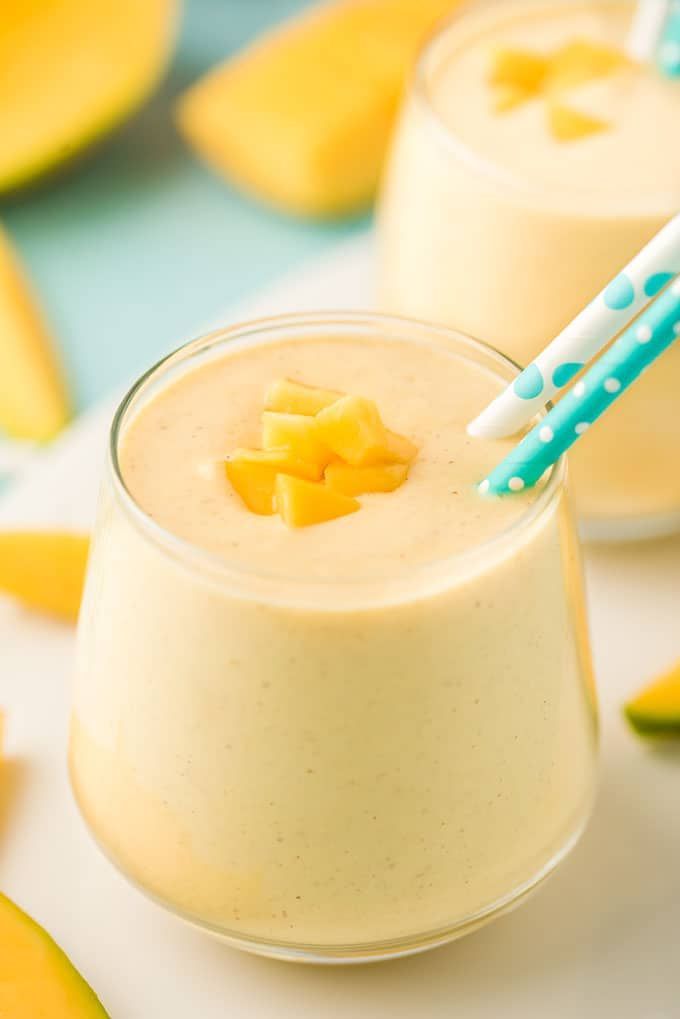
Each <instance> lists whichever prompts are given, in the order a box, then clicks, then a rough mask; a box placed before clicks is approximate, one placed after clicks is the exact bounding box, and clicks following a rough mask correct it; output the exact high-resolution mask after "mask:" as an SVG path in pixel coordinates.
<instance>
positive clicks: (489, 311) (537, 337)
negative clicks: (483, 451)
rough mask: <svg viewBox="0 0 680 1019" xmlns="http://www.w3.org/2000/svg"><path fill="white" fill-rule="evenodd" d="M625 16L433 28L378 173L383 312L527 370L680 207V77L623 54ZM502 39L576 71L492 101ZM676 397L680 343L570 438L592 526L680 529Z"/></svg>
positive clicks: (585, 8) (566, 12)
mask: <svg viewBox="0 0 680 1019" xmlns="http://www.w3.org/2000/svg"><path fill="white" fill-rule="evenodd" d="M632 12H633V4H632V3H630V2H627V0H583V2H581V0H568V2H566V0H545V2H543V0H533V2H532V0H512V2H510V0H504V2H503V3H497V4H485V5H477V6H473V7H472V8H471V9H470V10H469V11H468V13H465V14H463V15H461V16H459V17H458V18H454V19H453V20H452V21H451V22H450V23H449V25H448V26H447V27H445V28H444V29H443V30H442V31H441V33H440V34H439V35H438V36H437V37H436V38H435V39H433V41H432V42H431V44H430V46H429V48H427V49H426V51H425V53H424V54H423V56H422V58H421V63H420V67H419V71H418V74H417V76H416V79H415V81H414V83H413V88H412V91H411V95H410V98H409V100H408V102H407V103H406V106H405V109H404V112H403V115H402V118H401V124H400V127H399V129H398V132H397V136H396V140H395V143H394V147H393V152H392V157H391V161H390V165H389V169H388V172H387V176H386V180H385V183H384V189H383V200H382V209H381V214H380V226H381V230H380V235H381V237H380V255H381V287H382V302H383V304H384V306H385V307H386V308H388V309H390V310H392V311H397V312H400V313H404V314H408V315H413V316H415V317H418V318H421V319H425V320H431V321H438V322H444V323H447V324H449V325H452V326H455V327H456V328H460V329H462V330H464V331H465V332H467V333H469V334H471V335H473V336H477V337H480V338H482V339H483V340H485V341H486V342H488V343H491V344H492V345H493V346H496V347H497V348H499V349H500V350H502V351H503V352H505V353H507V354H508V355H509V356H510V357H512V358H513V359H515V360H516V361H518V362H519V363H520V364H526V363H528V362H529V361H530V360H531V359H532V357H533V356H535V355H536V354H537V353H538V351H539V350H540V349H542V348H543V347H544V346H545V345H546V344H547V343H548V342H549V341H550V340H551V339H552V338H553V337H554V336H555V335H556V334H557V333H558V332H559V331H560V330H561V329H562V328H563V327H564V326H565V325H566V324H567V323H568V322H569V321H570V320H571V319H572V318H573V317H574V316H575V315H576V313H577V312H578V311H579V310H580V309H581V308H582V307H583V306H584V305H585V304H586V303H587V302H588V301H589V300H590V299H591V298H592V297H594V296H595V294H596V293H597V292H598V291H599V290H600V289H602V287H603V286H605V285H606V283H607V282H608V281H609V280H610V279H612V278H613V277H614V276H616V274H617V272H618V271H619V270H620V269H621V268H622V267H623V266H624V265H625V264H626V263H627V262H628V261H629V260H630V258H631V257H632V256H633V255H634V254H635V253H636V252H637V251H638V250H639V249H640V248H641V247H642V246H643V245H644V244H645V243H646V242H647V241H648V240H649V239H650V238H651V237H652V236H653V235H654V234H655V233H656V232H657V231H658V230H659V229H660V228H661V226H662V225H663V224H664V223H665V222H667V221H668V220H669V219H670V218H671V217H672V215H673V214H674V213H676V212H677V210H678V208H680V133H679V132H678V130H677V127H678V123H680V84H679V83H678V81H677V80H675V81H673V80H670V79H664V78H663V77H662V76H661V75H660V74H659V73H658V72H657V71H656V70H654V69H653V68H651V67H643V66H640V65H632V64H631V63H629V62H627V61H626V60H625V56H624V52H623V48H624V44H625V40H626V36H627V33H628V30H629V27H630V24H631V18H632ZM598 50H599V52H597V53H596V57H595V58H593V51H598ZM507 51H521V52H522V53H528V54H529V56H530V57H532V58H534V59H535V58H539V59H547V60H554V59H555V58H556V57H559V58H560V59H562V60H563V61H564V57H565V53H570V55H571V57H572V58H573V61H574V62H573V64H572V66H571V67H570V69H569V71H568V72H567V73H568V74H569V75H571V82H572V83H571V84H567V85H566V86H565V84H564V81H565V75H564V74H563V79H562V86H561V87H560V88H557V87H556V88H554V89H553V90H552V91H551V90H550V88H548V87H546V88H543V89H539V90H537V91H536V92H535V93H534V94H532V95H529V96H526V97H524V101H522V97H521V96H519V100H520V101H516V100H517V99H518V97H517V96H515V97H514V98H513V96H512V94H510V96H509V101H507V103H506V108H503V102H504V101H506V100H508V93H505V95H502V94H501V91H500V90H498V89H496V88H494V86H493V75H494V60H498V53H499V52H501V53H502V52H507ZM602 51H604V56H603V55H602ZM598 61H599V63H598ZM589 62H590V64H591V65H592V64H593V63H594V64H595V72H594V73H593V71H592V66H591V67H590V71H589V70H588V63H589ZM563 70H564V69H563ZM524 71H526V68H525V69H524ZM496 72H497V68H496ZM565 109H566V116H568V117H573V116H574V115H575V116H576V117H577V118H578V119H580V118H585V124H586V127H585V129H584V130H583V133H579V131H578V130H574V124H573V123H566V124H565V122H564V117H565ZM560 118H561V119H560ZM577 126H578V125H577ZM570 132H571V133H570ZM678 392H680V348H678V349H672V350H670V351H669V353H668V355H667V356H666V357H665V358H664V359H663V362H662V363H659V364H658V365H655V366H654V367H653V368H652V369H651V370H650V371H649V373H648V374H647V375H646V377H645V378H644V379H642V380H641V382H640V384H639V385H638V386H636V387H634V388H633V389H632V390H631V391H630V392H629V393H627V394H626V395H625V396H624V397H623V398H622V400H621V401H620V402H619V404H618V406H617V408H616V410H615V411H614V412H612V414H611V415H609V416H608V417H607V418H605V419H604V420H603V421H601V422H599V423H598V424H597V426H596V427H595V428H594V429H593V430H592V433H591V434H589V435H588V436H587V437H586V438H585V439H584V440H583V441H582V442H580V443H579V445H578V447H577V448H576V449H575V450H574V452H573V454H572V455H571V461H572V468H573V477H574V485H575V493H576V500H577V507H578V509H579V511H580V513H581V514H582V516H583V517H584V518H585V520H586V523H587V533H591V534H593V535H594V536H596V537H598V536H599V537H626V536H630V537H634V536H638V535H640V536H642V535H645V534H652V533H659V532H662V531H664V530H672V529H674V528H675V527H677V526H678V525H679V524H680V474H679V473H678V471H677V470H675V468H674V465H675V464H676V463H677V461H678V457H680V415H678V413H677V408H678Z"/></svg>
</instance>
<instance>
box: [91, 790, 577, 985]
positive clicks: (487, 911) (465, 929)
mask: <svg viewBox="0 0 680 1019" xmlns="http://www.w3.org/2000/svg"><path fill="white" fill-rule="evenodd" d="M72 790H73V794H74V798H75V800H76V805H77V806H78V809H79V812H80V815H81V817H82V819H83V821H84V822H85V827H86V828H87V830H88V832H89V833H90V836H91V837H92V839H93V840H94V842H95V844H96V845H97V846H98V848H99V849H100V851H101V852H102V853H103V854H104V856H105V857H106V858H107V859H108V860H109V862H110V863H111V864H112V865H113V866H114V867H115V868H116V870H117V871H118V872H119V873H120V874H121V875H122V876H123V877H124V878H125V879H126V881H128V883H129V884H131V885H132V886H133V887H134V888H136V889H137V890H138V891H140V892H141V893H142V894H143V895H144V896H145V897H146V898H148V899H151V901H152V902H155V903H156V905H158V906H161V907H162V908H163V909H165V910H167V911H168V912H170V913H174V914H175V916H177V917H179V919H181V920H184V921H185V922H186V923H188V924H190V925H191V926H192V927H196V928H198V929H199V930H202V931H203V932H205V933H206V934H210V935H212V936H213V937H215V938H217V939H218V940H220V941H222V942H223V943H224V944H225V945H228V946H229V947H231V948H238V949H240V950H241V951H243V952H249V953H250V954H252V955H261V956H264V957H266V958H270V959H278V960H280V961H282V962H298V963H307V964H311V965H336V966H337V965H340V966H342V965H357V964H360V963H369V962H381V961H383V960H387V959H400V958H404V957H405V956H408V955H416V954H418V953H420V952H427V951H428V950H429V949H431V948H440V947H441V946H442V945H446V944H448V943H449V942H451V941H456V940H457V939H458V938H462V937H464V936H465V935H466V934H471V933H472V932H473V931H476V930H478V929H479V928H480V927H483V926H484V925H485V924H487V923H490V922H491V921H492V920H495V919H496V918H497V917H500V916H503V915H504V914H506V913H510V912H511V911H512V910H513V909H516V908H517V907H518V906H520V905H521V904H522V903H523V902H524V901H525V900H526V899H528V898H529V896H530V895H532V894H533V892H535V891H536V890H537V889H538V888H539V886H540V885H542V884H543V882H544V881H546V880H547V879H548V878H549V877H550V876H551V875H552V874H553V873H554V871H555V870H556V868H557V867H558V866H559V864H560V863H562V861H563V860H564V859H565V858H566V857H567V856H568V855H569V853H570V852H571V850H572V849H573V848H574V846H575V845H576V843H577V842H578V841H579V839H580V838H581V835H582V834H583V832H584V830H585V827H586V825H587V823H588V820H589V818H590V814H591V810H592V803H590V804H589V805H588V807H587V809H586V811H585V813H584V814H583V815H582V817H581V819H580V820H579V823H578V825H577V827H576V828H575V829H574V830H573V832H572V833H571V835H570V836H569V838H568V839H567V840H566V841H565V842H564V843H563V845H562V846H561V847H560V849H558V851H557V852H556V853H555V855H554V856H553V857H552V858H551V859H550V860H549V861H548V862H547V863H546V864H545V865H544V866H543V867H542V868H541V870H540V871H538V873H537V874H535V875H534V876H533V877H532V878H531V879H530V880H529V881H527V882H525V883H524V884H522V885H520V886H519V887H517V888H514V889H513V890H512V891H511V892H509V893H508V894H507V895H505V896H503V897H502V898H500V899H497V900H496V901H495V902H493V903H491V904H490V905H488V906H485V907H484V908H483V909H481V910H479V911H478V912H476V913H474V914H472V915H470V916H468V917H465V918H464V919H462V920H459V921H457V922H456V923H453V924H451V925H450V926H448V927H440V928H438V929H437V930H433V931H430V932H427V933H425V934H411V935H406V936H405V937H402V938H395V939H394V940H388V941H382V942H372V943H370V942H369V943H365V944H354V945H352V944H349V945H348V944H344V945H343V944H339V945H307V944H295V943H291V942H283V941H275V940H266V939H263V938H258V937H256V936H254V935H250V934H243V933H237V932H236V931H230V930H226V929H224V928H222V927H218V926H217V925H215V924H212V923H209V922H207V921H205V920H202V919H200V918H198V917H196V916H192V915H190V914H188V913H185V912H183V911H182V910H180V909H178V908H177V907H176V906H174V905H171V904H170V903H169V902H167V901H165V900H164V899H162V898H161V897H159V896H157V895H155V894H154V893H153V892H150V891H149V890H148V889H147V888H145V887H144V886H143V885H141V884H139V882H138V881H136V880H135V879H134V878H133V877H131V875H130V874H129V873H128V872H127V871H126V870H125V869H124V868H123V867H122V866H121V865H120V863H119V862H118V861H117V860H116V859H115V857H114V856H113V855H112V854H111V853H110V852H109V851H108V849H107V848H106V846H104V845H103V844H102V842H100V840H99V839H98V838H97V836H96V834H95V833H94V831H93V829H92V828H91V827H90V825H89V823H88V821H87V816H86V814H85V813H84V811H83V810H82V807H81V805H80V803H79V801H78V797H77V796H76V794H75V789H74V788H73V784H72Z"/></svg>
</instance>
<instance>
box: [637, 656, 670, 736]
mask: <svg viewBox="0 0 680 1019" xmlns="http://www.w3.org/2000/svg"><path fill="white" fill-rule="evenodd" d="M624 710H625V714H626V718H627V719H628V721H629V722H630V724H631V725H632V727H633V728H634V729H635V731H636V732H638V733H640V734H641V735H642V736H675V737H677V738H680V662H678V664H677V665H675V666H674V667H673V668H672V669H670V670H669V671H668V672H666V673H664V675H662V676H661V677H660V678H659V679H657V680H656V681H655V682H654V683H652V684H651V685H650V686H647V687H645V689H644V690H642V691H641V692H640V693H639V694H638V695H637V696H636V697H634V698H633V699H632V700H630V701H628V703H627V704H626V706H625V709H624Z"/></svg>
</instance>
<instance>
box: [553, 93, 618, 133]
mask: <svg viewBox="0 0 680 1019" xmlns="http://www.w3.org/2000/svg"><path fill="white" fill-rule="evenodd" d="M548 123H549V124H550V130H551V132H552V134H553V137H555V138H556V139H557V140H558V141H560V142H572V141H578V140H579V139H581V138H587V137H588V136H589V135H592V134H599V132H600V131H606V130H607V129H608V128H609V124H608V123H607V121H606V120H601V119H600V118H599V117H593V116H591V114H589V113H583V112H581V111H580V110H575V109H573V108H572V107H570V106H565V105H564V104H563V103H559V102H556V101H552V102H550V103H549V104H548Z"/></svg>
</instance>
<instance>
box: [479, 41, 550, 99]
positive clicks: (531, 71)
mask: <svg viewBox="0 0 680 1019" xmlns="http://www.w3.org/2000/svg"><path fill="white" fill-rule="evenodd" d="M549 67H550V58H549V57H547V56H543V55H542V54H541V53H534V52H532V51H531V50H520V49H513V48H512V47H509V46H499V47H498V48H497V49H495V50H494V51H493V53H492V56H491V69H490V71H489V81H490V82H491V84H492V85H503V86H507V87H509V88H516V89H517V88H518V89H524V90H525V91H526V92H530V93H536V92H538V91H540V89H541V87H542V85H543V82H544V81H545V79H546V75H547V74H548V69H549Z"/></svg>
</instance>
